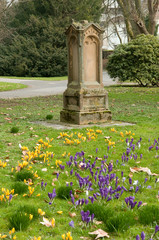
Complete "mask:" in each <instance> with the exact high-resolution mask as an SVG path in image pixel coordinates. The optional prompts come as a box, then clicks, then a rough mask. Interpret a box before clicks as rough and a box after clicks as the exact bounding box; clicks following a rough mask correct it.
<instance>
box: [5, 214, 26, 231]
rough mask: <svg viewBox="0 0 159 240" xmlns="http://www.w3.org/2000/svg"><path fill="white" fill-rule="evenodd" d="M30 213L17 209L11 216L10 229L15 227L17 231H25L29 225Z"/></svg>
mask: <svg viewBox="0 0 159 240" xmlns="http://www.w3.org/2000/svg"><path fill="white" fill-rule="evenodd" d="M29 223H30V219H29V215H28V214H26V213H25V212H23V211H16V212H15V213H13V214H12V215H11V216H10V218H9V229H12V228H15V230H16V231H24V230H26V229H27V227H28V226H29Z"/></svg>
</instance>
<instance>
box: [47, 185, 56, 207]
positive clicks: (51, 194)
mask: <svg viewBox="0 0 159 240" xmlns="http://www.w3.org/2000/svg"><path fill="white" fill-rule="evenodd" d="M48 197H49V198H50V202H49V205H51V204H52V202H53V199H54V198H55V197H56V190H55V188H54V189H53V191H52V193H49V192H48Z"/></svg>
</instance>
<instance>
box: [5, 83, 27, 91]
mask: <svg viewBox="0 0 159 240" xmlns="http://www.w3.org/2000/svg"><path fill="white" fill-rule="evenodd" d="M26 87H27V86H26V85H24V84H20V83H6V82H0V92H3V91H11V90H16V89H22V88H26Z"/></svg>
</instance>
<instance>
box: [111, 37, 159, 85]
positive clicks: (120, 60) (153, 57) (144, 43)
mask: <svg viewBox="0 0 159 240" xmlns="http://www.w3.org/2000/svg"><path fill="white" fill-rule="evenodd" d="M107 70H108V73H109V75H110V76H111V77H113V78H116V77H118V78H119V80H120V81H122V82H124V81H128V80H129V81H133V82H138V83H139V85H141V86H147V85H149V84H150V85H152V86H159V40H158V38H157V37H154V36H152V35H144V34H142V35H139V36H137V38H136V39H134V40H132V41H130V42H129V43H128V44H123V45H119V46H118V47H117V48H116V49H115V51H114V53H113V54H112V55H111V56H110V57H109V61H108V64H107Z"/></svg>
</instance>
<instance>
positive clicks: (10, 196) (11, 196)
mask: <svg viewBox="0 0 159 240" xmlns="http://www.w3.org/2000/svg"><path fill="white" fill-rule="evenodd" d="M12 198H13V195H12V194H10V195H9V202H10V201H11V200H12Z"/></svg>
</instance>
